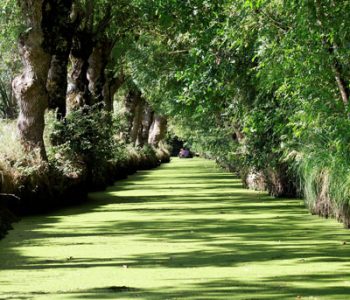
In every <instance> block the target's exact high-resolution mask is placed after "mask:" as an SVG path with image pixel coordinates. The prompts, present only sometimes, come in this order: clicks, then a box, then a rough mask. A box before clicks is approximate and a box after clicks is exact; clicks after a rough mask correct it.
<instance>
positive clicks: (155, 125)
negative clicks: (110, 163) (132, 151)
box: [124, 90, 167, 147]
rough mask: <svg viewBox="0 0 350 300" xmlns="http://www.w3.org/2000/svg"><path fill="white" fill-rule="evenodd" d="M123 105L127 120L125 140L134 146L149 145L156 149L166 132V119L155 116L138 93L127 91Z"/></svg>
mask: <svg viewBox="0 0 350 300" xmlns="http://www.w3.org/2000/svg"><path fill="white" fill-rule="evenodd" d="M124 105H125V111H126V113H125V116H126V119H127V129H126V133H125V140H126V141H127V142H128V143H131V144H133V145H134V146H139V147H143V146H144V145H146V144H149V145H151V146H154V147H158V146H159V143H160V142H161V141H162V140H164V139H165V135H166V132H167V120H166V118H165V117H164V116H160V115H158V114H156V113H155V112H154V111H153V110H152V108H151V107H150V105H149V104H148V103H147V102H146V101H145V99H144V98H143V97H142V94H141V92H139V91H137V92H135V91H132V90H131V91H129V93H128V94H127V96H126V97H125V101H124Z"/></svg>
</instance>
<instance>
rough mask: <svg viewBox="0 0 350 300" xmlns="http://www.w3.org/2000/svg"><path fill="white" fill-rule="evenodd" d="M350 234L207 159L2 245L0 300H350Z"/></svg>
mask: <svg viewBox="0 0 350 300" xmlns="http://www.w3.org/2000/svg"><path fill="white" fill-rule="evenodd" d="M349 233H350V232H349V231H347V230H345V229H343V228H342V225H341V224H338V223H337V222H336V221H334V220H325V219H321V218H318V217H316V216H310V215H309V213H308V212H307V211H306V210H305V208H304V206H303V203H302V200H291V199H288V200H282V199H272V198H270V197H268V196H267V195H266V194H264V193H259V192H253V191H249V190H245V189H243V188H242V187H241V184H240V181H239V180H238V179H236V178H235V177H234V176H233V175H232V174H229V173H225V172H223V171H221V170H220V169H218V168H217V167H215V165H214V163H213V162H211V161H206V160H203V159H189V160H186V159H184V160H180V159H174V160H173V162H172V163H170V164H167V165H163V166H161V167H160V168H158V169H156V170H152V171H143V172H139V173H138V174H136V175H133V176H130V177H129V179H127V180H123V181H119V182H117V183H116V184H115V185H114V186H113V187H110V188H109V189H108V190H107V191H104V192H100V193H94V194H91V195H90V201H89V202H88V203H86V204H84V205H81V206H77V207H70V208H67V209H64V210H60V211H56V212H54V213H52V214H49V215H40V216H32V217H26V218H24V219H23V220H22V221H21V222H19V223H18V224H15V229H14V230H13V231H11V232H10V233H9V235H8V236H7V237H6V238H5V239H4V240H2V241H0V299H276V300H277V299H348V297H349V295H350V260H349V258H350V234H349Z"/></svg>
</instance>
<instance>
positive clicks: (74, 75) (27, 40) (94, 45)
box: [12, 0, 124, 160]
mask: <svg viewBox="0 0 350 300" xmlns="http://www.w3.org/2000/svg"><path fill="white" fill-rule="evenodd" d="M19 4H20V6H21V9H22V14H23V16H25V21H26V26H27V30H25V31H24V32H23V33H22V35H21V36H20V40H19V50H20V55H21V58H22V62H23V72H22V74H21V75H19V76H17V77H16V78H15V79H14V80H13V82H12V87H13V92H14V96H15V97H16V100H17V102H18V107H19V117H18V129H19V133H20V139H21V142H22V144H23V146H24V149H25V150H26V151H33V150H35V151H36V149H38V152H39V153H40V156H41V158H42V159H43V160H46V153H45V146H44V141H43V132H44V126H45V124H44V114H45V111H46V109H53V110H56V111H57V118H58V119H64V118H65V115H66V113H67V109H68V110H72V109H76V108H79V107H82V106H84V105H94V104H97V103H101V107H105V109H106V110H108V111H112V109H113V96H114V94H115V93H116V91H117V90H118V89H119V88H120V87H121V85H122V84H123V83H124V78H123V76H120V77H118V78H114V76H109V77H106V76H105V73H106V72H105V71H106V68H107V65H108V63H109V61H110V56H111V51H112V49H113V47H114V44H115V42H114V41H113V40H111V39H110V38H107V37H106V35H105V34H104V32H105V30H106V28H107V27H108V26H109V22H110V19H111V16H110V11H107V12H106V13H105V16H104V17H103V18H102V19H101V21H100V22H95V23H94V16H93V12H94V11H93V9H94V5H93V4H94V3H93V1H91V0H89V1H86V3H85V8H84V9H82V7H79V6H78V5H77V3H76V2H74V1H73V0H22V1H19ZM69 65H70V71H69V73H70V74H69V76H68V66H69Z"/></svg>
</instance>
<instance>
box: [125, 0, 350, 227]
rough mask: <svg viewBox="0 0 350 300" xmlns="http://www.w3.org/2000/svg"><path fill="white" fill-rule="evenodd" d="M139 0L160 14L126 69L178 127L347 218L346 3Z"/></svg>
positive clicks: (259, 177) (199, 143)
mask: <svg viewBox="0 0 350 300" xmlns="http://www.w3.org/2000/svg"><path fill="white" fill-rule="evenodd" d="M150 2H152V3H153V4H155V3H157V5H158V6H157V10H156V12H153V14H152V11H147V13H148V15H149V16H150V18H154V17H155V16H157V17H158V19H159V22H158V26H157V27H156V28H157V29H156V30H155V31H153V32H147V33H145V34H144V35H143V36H142V39H141V40H140V41H139V43H138V48H137V49H135V50H134V52H133V53H130V54H129V55H130V56H131V59H130V61H131V68H132V74H133V76H134V77H135V78H137V80H138V82H139V85H140V86H141V88H142V89H143V90H144V91H145V95H146V96H147V97H148V98H149V99H151V100H152V101H153V102H154V103H158V104H159V105H160V106H161V107H162V109H163V111H164V112H166V114H167V115H169V116H171V118H170V119H171V126H172V128H173V130H174V131H175V132H176V133H177V135H179V136H180V137H182V138H183V139H185V140H188V141H190V142H191V143H192V145H193V147H195V148H197V150H198V151H200V152H203V153H206V155H208V156H211V157H214V158H216V159H217V160H218V161H219V162H220V163H222V164H224V165H226V166H228V167H229V168H230V169H235V170H239V171H240V173H241V175H242V177H243V179H244V180H245V181H248V182H247V184H250V183H253V184H255V185H257V184H258V185H260V186H258V187H260V188H266V189H268V190H269V191H270V193H271V194H273V195H275V196H295V195H296V194H299V195H300V194H301V195H303V196H304V197H305V199H306V202H307V204H308V206H309V207H310V209H311V210H312V211H313V212H315V213H319V214H321V215H325V216H331V215H333V216H336V217H338V218H339V219H342V220H343V221H344V222H345V224H346V225H348V224H349V221H348V219H349V199H350V193H349V186H350V185H349V184H350V181H349V179H350V177H349V166H350V156H349V153H350V149H349V137H350V135H349V132H350V130H349V129H350V124H349V88H350V86H349V83H350V81H349V75H350V68H349V56H350V47H349V34H350V31H349V30H348V28H349V9H348V8H349V7H348V6H349V5H350V4H349V3H348V2H342V4H341V5H340V4H339V3H338V2H336V1H333V0H326V1H319V0H310V1H288V3H287V2H286V1H278V0H256V1H254V0H252V1H229V0H227V1H194V0H192V1H166V2H161V3H158V2H156V1H150ZM145 7H147V5H146V4H145V2H144V6H143V9H144V10H146V8H145ZM251 181H256V182H251Z"/></svg>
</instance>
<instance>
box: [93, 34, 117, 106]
mask: <svg viewBox="0 0 350 300" xmlns="http://www.w3.org/2000/svg"><path fill="white" fill-rule="evenodd" d="M112 48H113V43H112V41H110V40H109V39H107V38H104V39H101V40H100V41H99V42H98V43H97V44H96V46H95V47H94V49H93V51H92V53H91V55H90V57H89V69H88V73H87V77H88V80H89V91H90V92H91V95H92V102H93V103H102V102H103V100H104V97H103V88H104V86H105V83H106V76H105V69H106V67H107V64H108V62H109V57H110V54H111V50H112Z"/></svg>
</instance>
